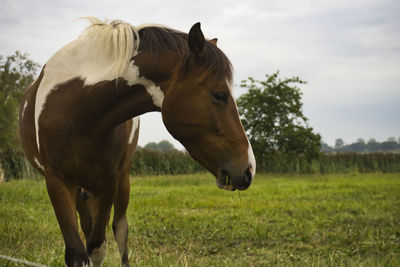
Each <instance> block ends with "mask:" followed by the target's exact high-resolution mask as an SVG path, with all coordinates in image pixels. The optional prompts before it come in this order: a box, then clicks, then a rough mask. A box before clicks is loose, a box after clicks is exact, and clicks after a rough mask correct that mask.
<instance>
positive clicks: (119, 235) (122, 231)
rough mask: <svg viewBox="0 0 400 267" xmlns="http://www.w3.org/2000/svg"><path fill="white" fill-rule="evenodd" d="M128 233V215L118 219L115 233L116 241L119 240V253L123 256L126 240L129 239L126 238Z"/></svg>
mask: <svg viewBox="0 0 400 267" xmlns="http://www.w3.org/2000/svg"><path fill="white" fill-rule="evenodd" d="M127 234H128V221H127V220H126V217H124V218H121V219H120V220H119V221H118V223H117V225H116V227H115V233H114V237H115V241H117V244H118V249H119V253H120V254H121V256H122V253H123V252H124V250H125V249H126V241H127V240H126V238H127V236H128V235H127Z"/></svg>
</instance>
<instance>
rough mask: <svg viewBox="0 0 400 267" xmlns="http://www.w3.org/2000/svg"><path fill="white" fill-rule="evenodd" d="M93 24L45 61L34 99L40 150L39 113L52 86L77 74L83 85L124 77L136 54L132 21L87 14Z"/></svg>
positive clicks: (136, 40)
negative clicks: (100, 18) (105, 20)
mask: <svg viewBox="0 0 400 267" xmlns="http://www.w3.org/2000/svg"><path fill="white" fill-rule="evenodd" d="M87 19H88V20H89V21H90V22H91V23H92V25H90V26H89V27H88V28H87V29H86V30H85V31H84V32H83V33H82V34H81V35H80V36H79V38H78V39H76V40H74V41H72V42H70V43H69V44H67V45H66V46H64V47H63V48H61V49H60V50H58V51H57V52H56V53H55V54H54V55H53V56H52V57H51V58H50V59H49V61H48V62H47V63H46V65H45V68H44V70H43V77H42V80H41V83H40V85H39V87H38V90H37V94H36V102H35V129H36V142H37V146H38V151H39V152H40V144H39V117H40V114H41V112H42V111H43V109H44V106H45V103H46V98H47V97H48V96H49V94H50V93H51V91H52V90H56V89H57V88H58V87H59V86H60V85H61V84H63V83H66V82H68V81H70V80H72V79H74V78H80V79H82V80H83V82H84V85H93V84H96V83H98V82H100V81H111V80H115V79H117V78H118V77H122V76H123V74H124V73H125V72H126V70H127V68H128V66H130V59H131V58H132V57H133V56H135V55H136V54H137V49H138V46H139V34H138V32H137V30H136V29H135V28H134V27H133V26H132V25H130V24H128V23H125V22H121V21H114V22H111V23H109V24H107V23H105V22H102V21H100V20H98V19H96V18H87Z"/></svg>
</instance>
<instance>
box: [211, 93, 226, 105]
mask: <svg viewBox="0 0 400 267" xmlns="http://www.w3.org/2000/svg"><path fill="white" fill-rule="evenodd" d="M212 96H213V100H214V101H216V102H218V103H226V102H227V100H228V93H226V92H223V91H220V92H215V93H213V95H212Z"/></svg>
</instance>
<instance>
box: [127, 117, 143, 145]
mask: <svg viewBox="0 0 400 267" xmlns="http://www.w3.org/2000/svg"><path fill="white" fill-rule="evenodd" d="M139 120H140V117H139V116H138V117H134V118H132V128H131V133H130V135H129V141H128V144H132V142H133V138H134V137H135V133H136V130H137V128H138V126H139Z"/></svg>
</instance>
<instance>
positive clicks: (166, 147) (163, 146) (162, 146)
mask: <svg viewBox="0 0 400 267" xmlns="http://www.w3.org/2000/svg"><path fill="white" fill-rule="evenodd" d="M158 148H159V150H160V151H161V152H167V151H171V150H174V149H175V147H174V145H173V144H171V143H170V142H169V141H167V140H163V141H161V142H159V143H158Z"/></svg>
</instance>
